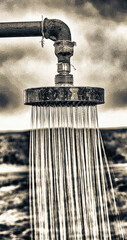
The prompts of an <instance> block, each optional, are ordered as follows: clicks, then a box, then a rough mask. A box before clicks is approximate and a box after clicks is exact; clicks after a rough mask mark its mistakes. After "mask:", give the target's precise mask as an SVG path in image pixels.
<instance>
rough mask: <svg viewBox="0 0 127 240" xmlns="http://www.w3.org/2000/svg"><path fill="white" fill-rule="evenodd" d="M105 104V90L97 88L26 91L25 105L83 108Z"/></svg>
mask: <svg viewBox="0 0 127 240" xmlns="http://www.w3.org/2000/svg"><path fill="white" fill-rule="evenodd" d="M103 103H104V89H103V88H95V87H43V88H31V89H26V90H25V91H24V104H25V105H36V106H83V105H97V104H103Z"/></svg>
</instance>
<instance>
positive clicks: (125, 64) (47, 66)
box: [0, 0, 127, 240]
mask: <svg viewBox="0 0 127 240" xmlns="http://www.w3.org/2000/svg"><path fill="white" fill-rule="evenodd" d="M126 13H127V1H126V0H123V1H118V0H112V1H107V0H103V1H102V0H94V1H93V0H87V1H86V0H63V1H60V0H54V1H52V0H36V1H33V0H28V1H25V0H10V1H8V0H4V1H0V22H8V21H10V22H13V21H41V20H42V19H43V18H46V17H47V18H53V19H60V20H62V21H64V22H65V23H66V24H67V25H68V26H69V27H70V29H71V33H72V41H75V42H76V43H77V46H76V47H75V53H74V56H73V57H72V59H71V63H72V65H73V66H74V68H75V69H76V70H74V68H73V67H72V73H73V75H74V82H75V85H77V86H93V87H102V88H104V89H105V104H104V105H102V106H99V107H98V114H99V125H100V128H101V129H103V130H102V136H103V139H104V143H105V149H106V153H107V157H108V160H109V164H110V168H111V170H112V171H113V173H114V180H115V183H114V184H115V193H116V199H117V205H118V208H119V211H120V217H121V220H122V226H123V229H124V232H125V235H127V83H126V79H127V14H126ZM56 63H57V59H56V56H55V54H54V47H53V42H52V41H51V40H44V48H42V46H41V38H40V37H35V38H34V37H33V38H12V39H11V38H3V39H0V206H1V208H0V239H3V240H6V239H19V240H20V239H30V237H29V236H30V232H29V210H28V203H29V199H28V197H29V196H28V153H29V131H28V130H29V129H30V112H31V108H30V107H28V106H24V105H23V90H24V89H26V88H31V87H42V86H52V85H54V76H55V74H56V72H57V70H56V69H57V65H56ZM24 130H25V131H24Z"/></svg>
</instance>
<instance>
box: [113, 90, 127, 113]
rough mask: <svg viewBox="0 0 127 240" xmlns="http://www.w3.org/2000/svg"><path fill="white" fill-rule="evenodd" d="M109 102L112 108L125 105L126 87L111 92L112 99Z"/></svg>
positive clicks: (126, 101)
mask: <svg viewBox="0 0 127 240" xmlns="http://www.w3.org/2000/svg"><path fill="white" fill-rule="evenodd" d="M110 104H111V107H112V108H125V107H127V87H125V88H124V89H123V88H122V89H118V90H117V91H114V92H113V93H112V101H111V102H110Z"/></svg>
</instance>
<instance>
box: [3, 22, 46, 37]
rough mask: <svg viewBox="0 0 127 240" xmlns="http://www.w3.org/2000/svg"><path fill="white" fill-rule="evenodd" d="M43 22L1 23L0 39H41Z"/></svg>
mask: <svg viewBox="0 0 127 240" xmlns="http://www.w3.org/2000/svg"><path fill="white" fill-rule="evenodd" d="M42 29H43V27H42V21H40V22H39V21H35V22H6V23H5V22H3V23H0V37H1V38H4V37H39V36H42Z"/></svg>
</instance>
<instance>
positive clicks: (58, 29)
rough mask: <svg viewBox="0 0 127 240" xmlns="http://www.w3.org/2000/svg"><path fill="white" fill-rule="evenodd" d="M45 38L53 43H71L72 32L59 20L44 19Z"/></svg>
mask: <svg viewBox="0 0 127 240" xmlns="http://www.w3.org/2000/svg"><path fill="white" fill-rule="evenodd" d="M43 31H44V37H45V38H46V39H51V40H53V41H58V40H69V41H71V32H70V29H69V27H68V26H67V25H66V24H65V23H64V22H62V21H61V20H57V19H48V18H45V19H44V26H43Z"/></svg>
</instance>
